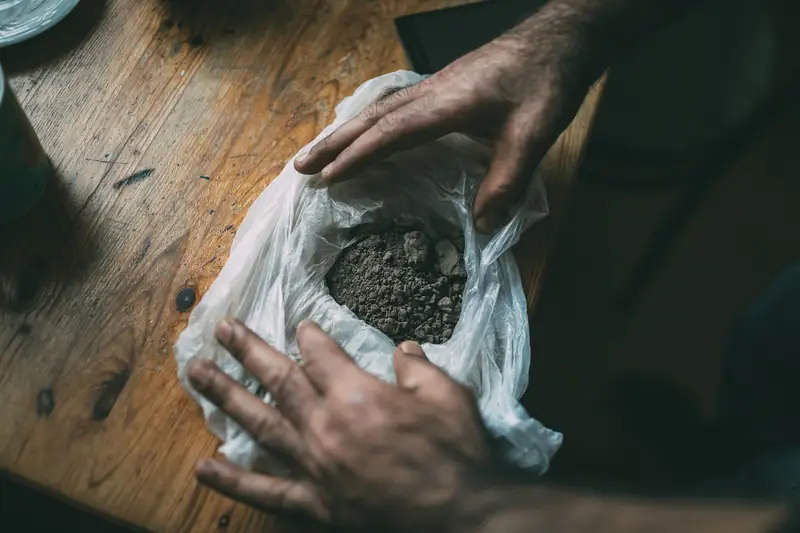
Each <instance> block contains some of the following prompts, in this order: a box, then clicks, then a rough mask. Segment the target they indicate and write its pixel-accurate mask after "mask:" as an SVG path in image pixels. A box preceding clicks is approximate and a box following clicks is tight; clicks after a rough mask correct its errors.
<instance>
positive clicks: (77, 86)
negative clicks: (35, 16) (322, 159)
mask: <svg viewBox="0 0 800 533" xmlns="http://www.w3.org/2000/svg"><path fill="white" fill-rule="evenodd" d="M459 3H464V2H459V1H458V0H428V1H425V0H409V1H405V2H399V1H384V2H375V1H372V2H370V1H363V2H356V1H353V2H346V1H337V0H330V1H311V0H292V1H291V2H290V1H289V0H282V1H281V0H278V1H269V2H267V1H245V0H242V1H237V2H233V3H227V4H225V5H226V8H224V9H223V8H216V7H215V5H216V4H217V3H216V2H213V1H211V0H208V1H203V2H200V1H194V2H190V1H188V0H186V1H178V0H175V1H170V0H108V1H104V0H94V1H93V0H83V1H82V2H81V4H80V5H79V7H78V8H77V10H76V12H74V13H73V14H72V15H70V16H69V17H68V18H67V19H66V20H65V21H64V22H63V23H62V24H60V25H59V26H57V27H55V28H54V29H53V30H51V31H50V32H49V33H47V34H45V35H43V36H41V37H39V38H37V39H34V40H33V41H30V42H28V43H24V44H22V45H18V46H17V47H15V48H12V49H8V50H4V51H3V54H2V60H3V61H4V65H5V67H6V69H7V72H8V73H9V75H10V78H11V85H12V87H13V89H14V90H15V92H16V93H17V95H18V97H19V99H20V101H21V103H22V106H23V107H24V109H25V110H26V112H27V114H28V115H29V117H30V119H31V122H32V123H33V126H34V127H35V129H36V130H37V131H38V133H39V136H40V138H41V140H42V143H43V145H44V146H45V149H46V150H47V152H48V153H49V155H50V157H51V158H52V161H53V163H54V165H55V167H56V168H57V170H58V174H59V178H58V182H57V183H56V184H55V185H54V186H53V187H51V189H50V190H49V192H48V196H47V197H46V198H45V199H44V200H43V201H42V202H40V204H39V205H38V206H37V207H36V209H35V210H34V211H33V212H31V213H30V214H29V215H27V216H26V218H25V219H23V220H21V221H19V222H18V223H16V224H14V225H13V226H11V227H9V228H5V229H4V230H3V231H2V234H0V254H2V255H0V259H2V261H0V306H2V308H0V350H2V351H0V467H2V469H3V470H5V471H6V472H8V473H10V474H11V475H13V476H15V477H17V478H19V479H22V480H24V481H26V482H29V483H31V484H33V485H35V486H38V487H41V488H44V489H46V490H48V491H51V492H53V493H55V494H58V495H60V496H62V497H65V498H67V499H68V500H70V501H72V502H74V503H76V504H79V505H81V506H83V507H85V508H88V509H90V510H92V511H93V512H96V513H100V514H103V515H105V516H108V517H112V518H114V519H117V520H119V521H121V522H124V523H127V524H131V525H135V526H138V527H140V528H144V529H148V530H154V531H190V530H191V531H211V530H216V529H217V528H218V527H219V528H221V529H225V530H228V531H248V532H252V531H262V530H274V528H273V524H274V519H273V518H271V517H268V516H265V515H262V514H259V513H256V512H253V511H251V510H249V509H248V508H246V507H244V506H241V505H236V504H234V503H232V502H231V501H229V500H226V499H224V498H222V497H220V496H218V495H216V494H212V493H211V492H209V491H208V490H205V489H203V488H201V487H198V486H197V484H196V482H195V480H194V476H193V467H194V464H195V462H196V461H197V460H198V459H200V458H201V457H205V456H208V455H211V454H212V453H213V451H214V449H215V448H216V446H217V442H216V441H215V438H213V437H212V436H211V435H210V434H209V433H208V432H207V431H206V429H205V426H204V421H203V419H202V416H201V414H200V411H199V409H198V407H197V406H196V405H195V403H194V402H193V401H192V400H191V399H190V398H189V397H188V396H187V395H186V394H185V393H184V391H183V390H182V389H181V387H180V385H179V384H178V381H177V379H176V368H175V363H174V360H173V355H172V345H173V343H174V342H175V340H176V337H177V335H178V333H179V332H180V331H181V330H182V329H183V328H184V327H185V325H186V320H187V314H186V313H181V312H179V311H178V310H177V309H176V304H175V299H176V298H175V296H176V293H177V292H178V291H179V290H180V289H181V288H183V287H186V286H191V287H194V288H196V290H197V291H198V293H199V294H200V295H202V293H203V291H204V290H205V289H206V288H207V287H208V285H209V284H210V283H211V281H212V280H213V279H214V277H215V276H216V274H217V273H218V272H219V270H220V268H221V267H222V265H223V263H224V262H225V259H226V257H227V254H228V250H229V247H230V244H231V240H232V238H233V236H234V234H235V232H236V228H237V226H238V224H239V223H240V221H241V220H242V218H243V217H244V214H245V213H246V211H247V208H248V206H249V205H250V203H251V202H252V201H253V200H254V199H255V198H256V197H257V196H258V194H259V193H260V192H261V191H262V190H263V189H264V187H266V186H267V185H268V184H269V182H270V180H271V179H273V178H274V177H275V176H276V175H277V174H278V172H279V171H280V169H281V168H282V167H283V165H284V164H285V162H286V160H287V159H288V158H290V157H291V156H292V155H293V154H294V153H295V152H297V150H298V149H299V148H300V147H301V146H303V145H304V144H306V143H307V142H308V141H309V140H311V139H312V138H313V137H314V136H315V135H316V134H317V133H318V132H319V131H320V130H321V128H322V127H323V126H324V125H326V124H327V123H329V122H330V121H331V120H332V118H333V112H334V106H335V105H336V103H337V102H339V101H340V100H341V99H342V98H343V97H344V96H347V95H349V94H350V93H351V92H352V91H353V89H355V88H356V87H357V86H358V85H359V84H360V83H361V82H363V81H365V80H367V79H369V78H372V77H374V76H377V75H379V74H382V73H384V72H387V71H392V70H396V69H399V68H403V67H406V60H405V57H404V53H403V50H402V48H401V46H400V44H399V41H398V40H397V38H396V36H395V33H394V29H393V23H392V20H393V18H395V17H397V16H400V15H405V14H409V13H412V12H418V11H424V10H430V9H435V8H440V7H445V6H448V5H455V4H459ZM218 9H219V11H217V10H218ZM225 9H241V13H240V14H239V15H237V16H226V15H225ZM596 96H597V95H596V93H595V94H593V96H592V97H590V99H589V100H588V101H587V104H586V105H585V106H584V109H583V110H582V111H581V114H580V115H579V117H578V119H577V120H576V122H575V124H573V126H572V127H571V128H570V130H568V132H567V133H565V135H564V136H563V137H562V139H561V140H560V141H559V143H558V145H557V146H556V147H555V148H554V149H553V151H552V152H551V153H550V155H549V157H548V160H547V162H546V166H547V168H548V176H549V178H548V180H549V181H550V183H551V192H552V194H554V195H555V196H556V197H558V196H559V193H558V190H559V189H560V188H559V187H557V186H558V185H559V184H565V183H567V182H568V181H569V179H570V178H571V177H572V176H573V174H574V172H575V170H576V168H577V165H578V162H579V159H580V154H581V152H582V148H583V145H584V141H585V139H586V136H587V133H588V129H589V124H590V122H591V118H592V116H593V111H594V104H595V100H596ZM150 168H152V169H154V171H153V172H152V174H150V175H149V176H148V177H146V178H143V179H140V180H133V181H130V180H128V181H126V177H128V176H131V175H132V174H134V173H136V172H138V171H140V170H142V169H150ZM556 205H557V202H556ZM552 227H553V226H552V221H546V222H544V223H542V224H541V225H540V226H538V227H537V228H535V229H534V230H533V231H532V232H530V233H529V235H528V236H527V237H526V238H527V239H528V245H527V247H526V248H525V252H524V253H523V254H522V256H521V257H522V258H523V265H522V266H523V271H524V279H525V283H526V287H527V290H528V294H529V295H530V296H531V300H530V301H531V302H533V299H534V296H535V294H536V291H537V288H538V286H539V280H540V276H541V272H542V267H543V264H544V262H543V257H544V252H545V250H546V244H547V240H548V236H549V235H550V234H551V233H552ZM527 258H533V259H527Z"/></svg>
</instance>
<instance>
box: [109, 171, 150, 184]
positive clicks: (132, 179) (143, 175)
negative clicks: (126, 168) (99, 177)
mask: <svg viewBox="0 0 800 533" xmlns="http://www.w3.org/2000/svg"><path fill="white" fill-rule="evenodd" d="M155 171H156V169H154V168H145V169H142V170H140V171H139V172H136V173H134V174H131V175H130V176H128V177H127V178H124V179H121V180H119V181H118V182H116V183H115V184H114V185H113V187H114V189H121V188H123V187H127V186H128V185H133V184H134V183H138V182H140V181H142V180H145V179H147V178H149V177H150V176H152V175H153V172H155Z"/></svg>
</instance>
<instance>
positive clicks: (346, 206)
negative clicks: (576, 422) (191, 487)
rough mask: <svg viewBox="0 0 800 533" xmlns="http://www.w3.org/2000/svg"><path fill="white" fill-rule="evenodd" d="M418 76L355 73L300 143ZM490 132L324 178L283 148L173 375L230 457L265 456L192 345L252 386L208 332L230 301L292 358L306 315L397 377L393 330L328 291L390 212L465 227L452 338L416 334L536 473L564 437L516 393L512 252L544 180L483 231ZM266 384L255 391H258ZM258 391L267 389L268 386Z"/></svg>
mask: <svg viewBox="0 0 800 533" xmlns="http://www.w3.org/2000/svg"><path fill="white" fill-rule="evenodd" d="M422 79H423V78H422V77H421V76H419V75H418V74H415V73H413V72H408V71H398V72H394V73H392V74H387V75H384V76H380V77H378V78H375V79H372V80H370V81H367V82H366V83H364V84H363V85H361V86H360V87H359V88H358V89H357V90H356V91H355V93H354V94H353V95H352V96H351V97H349V98H345V99H344V100H343V101H342V102H341V103H340V104H339V105H338V106H337V107H336V120H335V121H334V122H333V123H332V124H330V125H329V126H328V127H327V128H325V130H324V131H323V132H322V133H321V134H320V135H319V136H318V137H317V138H316V139H315V140H314V141H313V142H312V143H310V144H309V145H308V146H306V147H304V148H303V149H302V150H301V151H300V152H299V153H298V156H299V155H301V154H304V153H306V152H308V150H309V149H310V148H311V146H313V144H315V143H316V142H318V141H319V140H321V139H322V138H324V137H325V136H327V135H328V134H330V133H331V132H332V131H333V130H335V129H336V128H337V127H338V126H340V125H341V124H343V123H344V122H346V121H347V120H349V119H351V118H353V117H355V116H356V115H357V114H358V113H359V112H361V111H362V110H363V109H364V108H365V107H366V106H367V105H369V104H370V103H372V102H374V101H375V100H376V99H378V98H380V97H381V96H383V95H385V94H387V93H388V92H389V91H391V90H392V89H396V88H399V87H405V86H407V85H410V84H413V83H417V82H419V81H420V80H422ZM487 159H488V154H487V149H486V147H485V146H483V145H481V144H479V143H477V142H475V141H473V140H471V139H469V138H467V137H465V136H463V135H459V134H451V135H448V136H446V137H443V138H441V139H439V140H437V141H434V142H431V143H427V144H425V145H423V146H421V147H419V148H416V149H413V150H408V151H404V152H400V153H397V154H395V155H393V156H392V157H390V158H388V159H386V160H384V161H382V162H380V163H376V164H374V165H371V166H370V167H369V168H368V169H367V170H365V171H363V172H361V173H360V174H359V175H358V176H356V177H354V178H352V179H350V180H347V181H344V182H341V183H338V184H336V185H333V186H331V187H330V188H325V187H321V186H320V183H319V181H318V177H315V176H304V175H302V174H299V173H298V172H297V171H296V170H295V169H294V166H293V160H292V161H289V162H288V163H287V164H286V166H285V167H284V169H283V171H282V172H281V173H280V175H279V176H278V177H277V178H276V179H275V180H274V181H273V182H272V183H271V184H270V185H269V186H268V187H267V188H266V189H265V190H264V192H263V193H262V194H261V195H260V196H259V198H258V199H257V200H256V201H255V202H254V203H253V205H252V206H251V207H250V210H249V211H248V213H247V217H246V218H245V220H244V222H243V223H242V225H241V227H240V228H239V230H238V232H237V235H236V237H235V239H234V242H233V245H232V248H231V254H230V257H229V259H228V261H227V263H226V264H225V266H224V267H223V269H222V271H221V272H220V274H219V276H218V277H217V279H216V280H215V281H214V283H213V284H212V285H211V287H210V288H209V289H208V292H207V293H206V294H205V295H204V296H203V297H202V299H201V301H200V303H199V304H198V305H197V307H196V308H195V309H194V311H193V312H192V314H191V316H190V319H189V323H188V326H187V328H186V329H185V331H183V333H182V334H181V335H180V338H179V339H178V342H177V344H176V345H175V356H176V358H177V362H178V373H179V377H180V380H181V382H182V384H183V385H184V387H185V388H186V390H187V391H188V392H189V393H190V394H192V395H193V396H194V398H195V399H196V400H197V401H198V402H199V403H200V405H201V406H202V409H203V413H204V415H205V417H206V419H207V421H208V425H209V427H210V429H211V430H212V431H213V432H214V433H215V434H216V435H217V436H218V437H219V438H220V439H222V441H223V442H224V443H223V444H222V446H221V448H220V450H219V451H220V452H221V453H223V454H224V455H225V456H226V457H227V458H228V460H230V461H231V462H233V463H234V464H237V465H240V466H243V467H249V468H252V467H254V466H256V465H258V464H262V462H263V461H265V458H266V457H267V455H266V452H265V451H264V450H262V449H260V448H259V447H258V446H257V445H256V444H255V443H254V442H253V440H252V439H251V438H250V436H249V435H248V434H247V433H246V432H244V431H243V430H242V428H240V427H239V426H238V425H237V424H236V423H235V422H233V421H232V420H231V419H229V418H228V417H227V416H226V415H225V414H224V413H223V412H222V411H220V410H219V409H218V408H217V407H216V406H214V405H213V404H212V403H210V402H209V401H208V400H206V399H205V398H203V397H201V396H200V395H198V394H197V393H196V392H195V391H194V390H193V389H192V387H191V386H190V385H189V383H188V380H187V375H186V369H187V365H188V363H189V361H190V360H191V359H193V358H195V357H201V358H206V359H212V360H214V361H215V362H216V363H217V364H218V365H219V367H220V368H221V369H222V370H223V371H225V372H226V373H227V374H229V375H230V376H231V377H233V378H234V379H236V380H237V381H239V382H240V383H242V384H243V385H244V386H245V387H246V388H248V390H250V391H251V392H253V393H256V392H257V391H259V387H260V385H259V384H258V383H257V382H256V381H255V380H254V379H253V378H252V377H251V376H249V375H248V374H247V372H246V371H245V370H244V368H243V367H242V366H241V365H240V364H239V363H238V362H237V361H236V360H234V359H233V358H232V357H231V356H230V355H229V354H228V353H227V352H226V351H225V350H224V349H223V348H222V347H221V346H220V345H219V344H218V343H217V342H216V341H215V339H214V338H213V332H214V327H215V325H216V323H217V322H218V321H219V320H221V319H222V318H224V317H225V316H227V315H233V316H235V317H237V318H239V319H240V320H242V321H243V322H245V323H246V324H247V325H248V326H249V327H250V328H251V329H252V330H253V331H255V332H256V333H257V334H258V335H260V336H261V337H262V338H264V339H265V340H266V341H267V342H268V343H270V344H271V345H272V346H274V347H275V348H277V349H278V350H280V351H282V352H284V353H286V354H287V355H288V356H289V357H292V358H294V359H296V360H297V359H298V358H299V350H298V347H297V342H296V339H295V328H296V326H297V325H298V323H299V322H300V321H301V320H303V319H310V320H313V321H315V322H316V323H317V324H319V325H320V327H322V329H323V330H325V331H326V332H327V333H328V335H330V336H331V337H332V338H333V339H334V340H335V341H336V342H337V343H339V345H340V346H341V347H342V348H343V349H344V350H345V351H346V352H347V353H348V354H349V355H350V356H351V357H352V358H353V360H354V361H355V362H356V363H357V364H358V365H359V366H360V367H361V368H363V369H364V370H366V371H367V372H370V373H372V374H374V375H375V376H378V377H379V378H381V379H384V380H386V381H389V382H392V381H393V380H394V368H393V365H392V352H393V350H394V348H395V346H394V343H393V342H392V341H391V340H390V339H389V338H388V337H387V336H386V335H384V334H383V333H382V332H380V331H379V330H377V329H375V328H373V327H371V326H369V325H367V324H366V323H365V322H363V321H361V320H360V319H359V318H358V317H357V316H355V315H354V314H353V313H352V312H351V311H350V310H349V309H348V308H347V307H343V306H340V305H339V304H337V303H336V302H335V301H334V300H333V298H332V297H331V296H330V294H329V292H328V289H327V286H326V281H325V275H326V273H327V272H328V270H329V269H330V268H331V266H332V265H333V263H334V262H335V260H336V258H337V256H338V255H339V253H340V252H341V251H342V250H343V249H345V248H346V247H347V246H348V245H349V244H351V243H352V234H353V231H352V228H356V227H358V226H360V225H362V224H365V223H372V222H385V221H387V220H389V221H394V222H395V223H398V224H404V223H405V224H413V225H416V226H417V227H422V228H424V231H425V232H426V233H427V234H428V235H429V236H431V237H432V238H452V235H453V233H454V232H455V233H457V234H458V235H459V236H463V243H464V266H465V268H466V271H467V281H466V284H465V288H464V295H463V301H462V312H461V315H460V317H459V320H458V323H457V324H456V326H455V328H454V330H453V335H452V338H451V339H450V340H449V341H448V342H446V343H445V344H442V345H432V344H423V349H424V350H425V353H426V355H427V356H428V358H429V359H430V360H431V361H432V362H433V363H435V364H436V365H438V366H439V367H441V368H442V369H444V370H445V371H446V372H447V373H448V374H449V375H450V376H451V377H453V378H454V379H456V380H457V381H459V382H461V383H462V384H464V385H466V386H467V387H469V388H470V389H471V390H472V391H474V393H475V396H476V398H477V400H478V406H479V409H480V413H481V415H482V417H483V419H484V421H485V423H486V425H487V427H488V428H489V430H490V431H491V432H492V434H493V435H495V436H496V437H497V438H498V439H500V440H501V443H502V445H503V449H504V450H505V451H506V453H507V455H508V458H509V459H510V460H511V461H513V462H514V463H516V464H518V465H519V466H522V467H525V468H529V469H532V470H534V471H538V472H540V473H543V472H544V471H545V470H546V469H547V467H548V465H549V462H550V459H551V457H552V456H553V454H554V453H555V452H556V451H557V450H558V448H559V446H560V445H561V441H562V436H561V434H560V433H557V432H555V431H552V430H550V429H548V428H546V427H544V426H543V425H542V424H541V423H540V422H538V421H537V420H535V419H533V418H532V417H530V416H529V415H528V414H527V413H526V412H525V410H524V409H523V407H522V406H521V405H520V404H519V401H518V400H519V398H520V397H521V395H522V394H523V392H524V391H525V389H526V387H527V384H528V371H529V366H530V359H531V352H530V333H529V328H528V316H527V306H526V301H525V294H524V292H523V288H522V283H521V280H520V275H519V271H518V269H517V266H516V263H515V261H514V258H513V256H512V254H511V252H510V249H511V247H512V246H513V245H514V243H516V242H517V241H518V240H519V237H520V235H521V234H522V232H523V231H524V230H526V229H527V228H528V227H529V226H531V225H532V224H533V223H535V222H537V221H538V220H540V219H542V218H543V217H545V216H546V215H547V212H548V206H547V199H546V192H545V188H544V185H543V183H542V181H541V179H540V178H539V177H538V176H536V177H535V178H534V180H533V182H532V185H531V186H530V187H529V189H528V192H527V194H526V196H525V198H524V199H523V201H522V202H521V205H520V207H519V208H518V209H517V210H515V212H514V213H513V216H512V218H511V219H510V221H509V222H508V223H507V224H506V225H505V226H504V227H503V228H501V229H500V230H498V231H497V232H496V233H494V234H493V235H491V236H486V235H481V234H478V233H477V232H476V231H475V230H474V229H473V220H472V217H471V214H470V206H471V201H472V198H473V197H474V194H475V191H476V190H477V185H478V183H479V181H480V179H481V178H482V177H483V176H484V175H485V173H486V162H487ZM259 392H261V391H259ZM265 401H270V397H269V394H267V395H266V396H265Z"/></svg>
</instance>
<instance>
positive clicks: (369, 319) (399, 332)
mask: <svg viewBox="0 0 800 533" xmlns="http://www.w3.org/2000/svg"><path fill="white" fill-rule="evenodd" d="M327 281H328V288H329V289H330V292H331V295H332V296H333V299H334V300H336V302H337V303H339V304H340V305H345V306H347V307H348V308H349V309H350V310H351V311H353V313H355V314H356V316H358V317H359V318H360V319H361V320H363V321H364V322H366V323H367V324H369V325H371V326H373V327H375V328H377V329H379V330H381V331H382V332H383V333H385V334H386V335H387V336H388V337H389V338H391V339H392V340H393V341H394V342H395V343H400V342H402V341H404V340H415V341H417V342H429V343H434V344H442V343H444V342H446V341H447V340H449V339H450V337H451V336H452V335H453V328H454V327H455V325H456V322H458V317H459V315H460V313H461V298H462V293H463V291H464V284H465V282H466V271H465V270H464V257H463V253H462V252H461V251H459V247H457V246H456V245H455V244H454V243H453V242H451V241H449V240H447V239H440V240H438V241H437V240H433V239H431V238H430V237H429V236H428V235H426V234H425V233H423V232H422V231H419V230H409V229H401V228H397V227H394V226H392V227H389V228H386V227H383V228H368V229H365V230H364V231H363V232H362V233H361V236H360V239H359V240H358V241H357V242H356V243H355V244H353V245H351V246H350V247H348V248H347V249H346V250H344V251H343V252H342V254H341V255H340V256H339V258H338V259H337V261H336V263H335V264H334V266H333V267H332V268H331V270H330V272H328V276H327Z"/></svg>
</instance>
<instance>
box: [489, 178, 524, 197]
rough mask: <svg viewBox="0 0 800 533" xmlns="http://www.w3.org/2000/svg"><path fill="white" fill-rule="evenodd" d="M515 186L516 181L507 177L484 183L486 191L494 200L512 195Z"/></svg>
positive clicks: (515, 188)
mask: <svg viewBox="0 0 800 533" xmlns="http://www.w3.org/2000/svg"><path fill="white" fill-rule="evenodd" d="M517 188H518V187H517V184H516V182H515V181H512V180H510V179H508V180H503V181H496V182H492V183H488V184H486V193H487V194H488V195H489V196H490V197H492V198H494V199H496V200H505V199H507V198H509V197H510V196H512V195H513V194H514V193H515V192H516V190H517Z"/></svg>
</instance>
